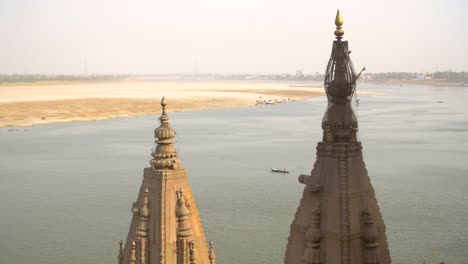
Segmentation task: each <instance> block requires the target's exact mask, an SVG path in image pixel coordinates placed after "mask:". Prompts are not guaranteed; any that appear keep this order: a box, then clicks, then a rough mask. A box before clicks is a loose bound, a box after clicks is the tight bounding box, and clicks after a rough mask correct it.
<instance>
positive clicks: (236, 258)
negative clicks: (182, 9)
mask: <svg viewBox="0 0 468 264" xmlns="http://www.w3.org/2000/svg"><path fill="white" fill-rule="evenodd" d="M359 88H360V89H363V90H369V91H381V92H385V95H369V96H363V95H362V96H359V99H360V106H359V108H358V109H357V114H358V118H359V122H360V139H361V141H362V142H363V146H364V158H365V161H366V164H367V168H368V170H369V174H370V177H371V181H372V183H373V185H374V187H375V189H376V193H377V199H378V201H379V204H380V208H381V211H382V213H383V217H384V220H385V223H386V225H387V236H388V240H389V244H390V250H391V255H392V259H393V263H402V264H403V263H422V258H423V256H426V257H427V259H428V260H430V256H431V253H432V250H433V249H437V251H438V254H439V255H440V257H439V260H440V259H443V260H445V261H446V263H447V264H448V263H450V264H452V263H453V264H466V263H468V261H467V259H468V250H467V249H468V224H467V223H468V205H467V202H468V192H467V191H466V190H468V143H467V142H468V104H467V103H466V100H467V98H468V88H460V87H453V88H443V87H435V88H434V87H422V86H405V87H400V86H375V85H374V86H372V85H367V86H364V85H361V86H360V87H359ZM437 101H443V103H437ZM169 104H170V101H169ZM157 107H158V106H155V108H157ZM169 107H170V105H169ZM324 109H325V98H323V97H322V98H314V99H311V100H307V101H303V102H293V103H287V104H280V105H274V106H260V107H254V108H238V109H222V110H203V111H192V112H184V113H173V114H170V118H171V124H172V126H173V127H174V128H175V129H176V130H177V133H178V136H177V143H176V144H177V148H178V150H179V152H180V156H181V160H182V164H183V166H184V167H186V168H188V172H189V179H190V182H191V185H192V187H193V191H194V195H195V198H196V201H197V203H198V207H199V209H200V214H201V217H202V221H203V225H204V228H205V232H206V236H207V239H212V240H214V241H215V245H216V249H217V259H218V263H282V260H283V254H284V250H285V245H286V241H287V236H288V233H289V225H290V223H291V221H292V219H293V216H294V213H295V211H296V208H297V206H298V203H299V199H300V196H301V194H302V187H303V185H301V184H299V183H298V181H297V176H298V175H299V174H302V173H308V172H309V171H310V170H311V169H312V165H313V163H314V160H315V146H316V142H317V141H318V140H320V139H321V128H320V122H321V118H322V114H323V112H324ZM157 126H158V122H157V117H156V116H146V117H135V118H119V119H113V120H107V121H99V122H76V123H64V124H49V125H43V126H34V127H30V128H26V130H27V131H24V130H23V128H21V129H20V130H18V131H8V130H9V128H3V129H0V157H1V159H0V210H1V213H0V215H1V217H0V219H1V220H0V263H1V264H3V263H5V264H7V263H35V264H58V263H60V264H63V263H66V264H74V263H76V264H95V263H116V253H117V249H118V241H119V240H120V239H123V238H125V236H126V235H127V231H128V225H129V221H130V217H131V213H130V207H131V204H132V202H133V201H134V199H135V198H136V195H137V190H138V188H139V186H140V183H141V178H142V169H143V168H144V167H146V166H148V161H149V159H150V151H151V148H152V147H153V138H152V136H153V130H154V128H156V127H157ZM271 167H279V168H286V169H289V170H290V171H291V173H290V174H289V175H282V174H271V173H270V172H269V169H270V168H271Z"/></svg>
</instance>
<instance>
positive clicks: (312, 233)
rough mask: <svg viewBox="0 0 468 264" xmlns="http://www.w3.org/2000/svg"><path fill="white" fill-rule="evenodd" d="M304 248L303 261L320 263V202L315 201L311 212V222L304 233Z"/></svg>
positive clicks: (314, 263)
mask: <svg viewBox="0 0 468 264" xmlns="http://www.w3.org/2000/svg"><path fill="white" fill-rule="evenodd" d="M305 239H306V243H307V244H306V246H307V247H306V249H305V251H304V257H303V259H304V262H305V263H306V264H320V263H321V262H320V241H321V240H322V231H321V230H320V202H317V205H316V207H315V209H314V210H313V212H312V224H311V225H310V227H309V228H308V229H307V231H306V233H305Z"/></svg>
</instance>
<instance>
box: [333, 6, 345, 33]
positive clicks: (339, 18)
mask: <svg viewBox="0 0 468 264" xmlns="http://www.w3.org/2000/svg"><path fill="white" fill-rule="evenodd" d="M335 25H336V30H335V36H336V39H338V40H341V39H342V38H343V35H344V30H343V29H342V28H341V26H343V17H342V16H341V12H340V10H339V9H338V11H336V18H335Z"/></svg>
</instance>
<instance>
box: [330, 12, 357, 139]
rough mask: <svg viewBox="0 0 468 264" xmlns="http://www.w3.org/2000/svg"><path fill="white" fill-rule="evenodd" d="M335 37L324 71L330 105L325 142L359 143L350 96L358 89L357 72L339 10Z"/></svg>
mask: <svg viewBox="0 0 468 264" xmlns="http://www.w3.org/2000/svg"><path fill="white" fill-rule="evenodd" d="M335 25H336V30H335V36H336V38H337V40H335V41H333V46H332V52H331V56H330V59H329V61H328V65H327V70H326V72H325V82H324V87H325V92H326V94H327V99H328V106H327V110H326V112H325V115H324V117H323V120H322V129H323V132H324V135H323V141H325V142H328V143H332V142H339V143H344V142H356V141H357V130H358V120H357V117H356V115H355V114H354V111H353V108H352V105H351V99H352V97H353V95H354V92H355V89H356V76H357V75H356V73H355V71H354V66H353V62H352V61H351V58H350V57H349V53H350V51H349V49H348V42H347V41H342V40H341V38H342V36H343V34H344V31H343V29H342V28H341V26H342V25H343V17H342V16H341V13H340V10H338V11H337V13H336V18H335Z"/></svg>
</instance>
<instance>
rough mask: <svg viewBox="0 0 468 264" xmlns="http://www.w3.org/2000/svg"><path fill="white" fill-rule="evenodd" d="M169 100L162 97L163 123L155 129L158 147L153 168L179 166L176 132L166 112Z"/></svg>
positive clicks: (161, 120) (152, 162) (153, 160)
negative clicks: (175, 139) (175, 142)
mask: <svg viewBox="0 0 468 264" xmlns="http://www.w3.org/2000/svg"><path fill="white" fill-rule="evenodd" d="M166 106H167V101H166V99H165V98H164V97H163V98H162V99H161V107H162V113H161V117H160V118H159V120H160V123H161V125H160V126H159V127H158V128H156V130H155V131H154V137H155V138H157V139H156V140H155V143H156V149H154V151H153V153H152V154H151V156H152V157H153V159H152V160H151V161H150V164H151V167H152V168H153V170H167V169H169V170H174V169H177V168H178V167H179V163H180V162H179V157H178V154H177V151H176V149H175V147H174V137H175V135H176V132H175V130H174V129H172V128H171V126H170V125H169V117H168V115H167V113H166Z"/></svg>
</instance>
